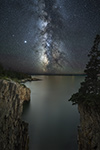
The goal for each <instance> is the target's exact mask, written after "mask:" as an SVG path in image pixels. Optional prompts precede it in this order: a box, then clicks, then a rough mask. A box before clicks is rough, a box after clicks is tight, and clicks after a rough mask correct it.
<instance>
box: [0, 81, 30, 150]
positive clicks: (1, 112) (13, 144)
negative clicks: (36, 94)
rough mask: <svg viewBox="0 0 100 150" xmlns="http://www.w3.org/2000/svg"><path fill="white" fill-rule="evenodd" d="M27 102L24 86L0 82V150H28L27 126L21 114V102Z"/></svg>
mask: <svg viewBox="0 0 100 150" xmlns="http://www.w3.org/2000/svg"><path fill="white" fill-rule="evenodd" d="M29 100H30V90H29V89H28V88H26V87H25V86H24V85H20V84H18V83H15V82H13V81H6V80H0V150H28V143H29V137H28V124H27V123H25V122H24V121H22V120H21V114H22V110H23V102H24V101H29Z"/></svg>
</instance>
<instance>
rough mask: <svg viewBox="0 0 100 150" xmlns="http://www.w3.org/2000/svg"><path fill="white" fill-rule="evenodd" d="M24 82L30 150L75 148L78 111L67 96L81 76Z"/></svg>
mask: <svg viewBox="0 0 100 150" xmlns="http://www.w3.org/2000/svg"><path fill="white" fill-rule="evenodd" d="M38 78H41V79H43V80H42V81H34V82H27V83H26V86H27V87H29V88H30V89H31V101H30V103H29V104H26V105H25V107H24V113H23V116H22V117H23V119H24V120H25V121H27V122H28V123H29V136H30V150H77V126H78V125H79V113H78V110H77V106H72V104H71V102H68V99H69V98H70V97H71V95H72V94H73V93H75V92H77V91H78V88H79V86H80V82H81V81H83V79H84V77H81V76H76V77H75V76H38Z"/></svg>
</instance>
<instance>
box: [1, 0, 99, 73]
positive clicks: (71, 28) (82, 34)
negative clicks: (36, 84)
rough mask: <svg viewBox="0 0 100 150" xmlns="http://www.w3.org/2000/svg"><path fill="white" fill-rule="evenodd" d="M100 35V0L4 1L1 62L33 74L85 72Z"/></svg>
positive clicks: (2, 8)
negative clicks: (93, 46) (95, 42)
mask: <svg viewBox="0 0 100 150" xmlns="http://www.w3.org/2000/svg"><path fill="white" fill-rule="evenodd" d="M96 34H100V1H99V0H88V1H87V0H50V1H48V0H9V1H8V0H1V1H0V62H1V63H2V64H3V65H5V66H6V67H9V68H14V69H16V70H19V71H24V72H29V73H83V70H84V67H85V64H86V63H87V60H88V58H87V54H88V52H89V50H90V49H91V47H92V45H93V41H94V38H95V36H96Z"/></svg>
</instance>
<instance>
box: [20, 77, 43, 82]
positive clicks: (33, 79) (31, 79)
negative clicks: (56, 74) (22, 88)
mask: <svg viewBox="0 0 100 150" xmlns="http://www.w3.org/2000/svg"><path fill="white" fill-rule="evenodd" d="M41 80H42V79H38V78H33V77H31V78H26V79H23V80H21V81H20V82H21V83H25V82H31V81H41Z"/></svg>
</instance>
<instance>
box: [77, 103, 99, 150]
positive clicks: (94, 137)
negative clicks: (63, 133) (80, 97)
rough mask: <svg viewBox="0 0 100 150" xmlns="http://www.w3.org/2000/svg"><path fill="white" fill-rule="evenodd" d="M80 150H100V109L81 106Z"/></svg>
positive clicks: (95, 106)
mask: <svg viewBox="0 0 100 150" xmlns="http://www.w3.org/2000/svg"><path fill="white" fill-rule="evenodd" d="M79 112H80V126H79V130H78V144H79V150H100V108H99V107H98V106H97V105H94V106H92V107H89V106H84V105H79Z"/></svg>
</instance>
